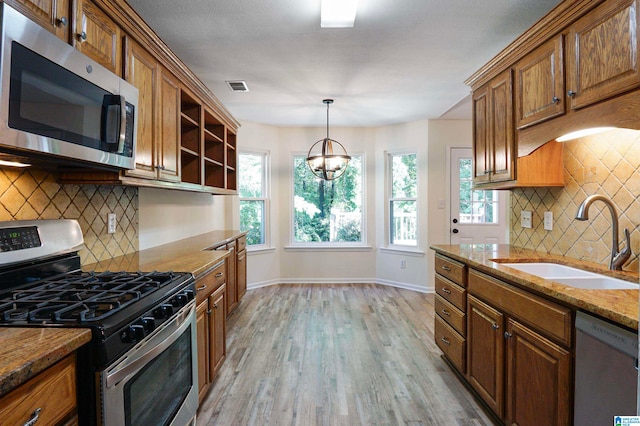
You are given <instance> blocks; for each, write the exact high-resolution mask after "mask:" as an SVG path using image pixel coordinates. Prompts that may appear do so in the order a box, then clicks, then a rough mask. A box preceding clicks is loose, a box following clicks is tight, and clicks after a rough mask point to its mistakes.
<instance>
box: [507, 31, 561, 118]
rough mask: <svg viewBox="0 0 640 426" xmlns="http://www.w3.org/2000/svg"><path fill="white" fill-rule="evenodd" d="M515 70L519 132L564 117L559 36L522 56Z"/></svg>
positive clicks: (516, 113)
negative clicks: (548, 120) (557, 117)
mask: <svg viewBox="0 0 640 426" xmlns="http://www.w3.org/2000/svg"><path fill="white" fill-rule="evenodd" d="M514 70H515V80H516V85H515V102H516V105H515V106H516V108H515V111H516V112H515V115H516V127H517V128H518V129H522V128H524V127H527V126H530V125H532V124H536V123H540V122H541V121H544V120H547V119H549V118H552V117H556V116H558V115H562V114H564V104H565V102H564V66H563V57H562V35H558V36H556V37H555V38H553V39H551V40H549V41H548V42H547V43H545V44H544V45H542V46H540V47H539V48H538V49H536V50H534V51H533V52H531V53H530V54H528V55H527V56H525V57H524V58H523V59H522V60H520V61H519V62H518V63H517V64H516V65H515V67H514Z"/></svg>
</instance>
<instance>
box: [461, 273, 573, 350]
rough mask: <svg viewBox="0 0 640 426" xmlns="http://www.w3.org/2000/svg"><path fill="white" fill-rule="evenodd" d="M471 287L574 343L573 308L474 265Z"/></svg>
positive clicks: (544, 330) (492, 302)
mask: <svg viewBox="0 0 640 426" xmlns="http://www.w3.org/2000/svg"><path fill="white" fill-rule="evenodd" d="M468 290H469V293H472V294H474V295H475V296H478V297H479V298H480V299H482V300H484V301H485V302H487V303H489V304H490V305H492V306H494V307H495V308H497V309H499V310H501V311H503V312H508V313H509V314H511V315H512V316H513V317H515V318H518V319H519V320H520V321H522V322H524V323H525V324H527V325H528V326H530V327H531V328H533V329H535V330H538V331H539V332H541V333H542V334H544V335H545V336H547V337H549V338H551V339H553V340H555V341H557V342H559V343H561V344H563V345H564V346H565V347H570V346H571V340H572V332H571V329H572V324H573V315H572V312H571V310H570V309H569V308H565V307H563V306H560V305H557V304H555V303H553V302H551V301H548V300H545V299H543V298H541V297H539V296H535V295H533V294H530V293H529V292H527V291H524V290H521V289H519V288H516V287H514V286H512V285H511V284H508V283H506V282H504V281H501V280H499V279H497V278H494V277H492V276H489V275H486V274H483V273H482V272H478V271H475V270H473V269H471V270H470V271H469V289H468Z"/></svg>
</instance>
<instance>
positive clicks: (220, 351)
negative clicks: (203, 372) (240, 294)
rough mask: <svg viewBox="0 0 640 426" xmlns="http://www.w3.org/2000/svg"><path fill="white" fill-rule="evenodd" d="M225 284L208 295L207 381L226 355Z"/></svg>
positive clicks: (212, 376) (214, 373)
mask: <svg viewBox="0 0 640 426" xmlns="http://www.w3.org/2000/svg"><path fill="white" fill-rule="evenodd" d="M225 290H226V286H225V285H224V284H223V285H222V286H220V287H219V288H218V289H217V290H216V291H214V292H213V294H212V295H211V296H209V307H210V314H209V341H210V342H211V347H210V351H211V352H210V358H209V368H210V369H209V381H211V382H212V381H213V379H214V378H215V377H216V374H217V373H218V370H220V367H222V363H223V362H224V360H225V358H226V355H227V331H226V328H227V320H226V315H225V312H224V304H225Z"/></svg>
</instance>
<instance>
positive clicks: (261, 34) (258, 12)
mask: <svg viewBox="0 0 640 426" xmlns="http://www.w3.org/2000/svg"><path fill="white" fill-rule="evenodd" d="M567 1H569V0H567ZM128 2H129V4H131V5H132V6H133V8H134V9H136V11H137V12H138V13H139V14H140V15H141V16H142V17H143V18H144V19H145V21H147V23H148V24H149V25H150V26H151V27H152V28H153V29H154V30H155V31H156V33H157V34H158V35H159V36H160V37H161V38H162V39H163V40H164V41H165V42H166V43H167V44H168V45H169V46H170V47H171V49H172V50H173V51H174V52H175V53H176V54H177V55H178V56H179V57H180V58H181V59H182V60H183V61H184V62H185V63H186V64H187V66H189V68H191V69H192V70H193V71H194V72H195V73H196V74H197V75H198V76H199V78H200V79H201V80H202V81H203V82H204V83H205V84H206V85H207V86H208V87H209V88H210V89H211V91H212V92H213V93H214V94H215V95H216V96H217V97H218V98H219V99H220V101H221V102H222V103H223V104H224V105H225V106H226V107H227V109H228V110H229V111H230V112H231V113H232V114H233V115H234V116H235V118H236V119H238V120H240V121H250V122H255V123H263V124H270V125H277V126H302V127H308V126H323V125H325V124H326V106H325V105H324V104H323V103H322V100H323V99H325V98H333V99H335V103H334V104H333V105H332V106H331V110H330V122H331V125H332V126H334V125H335V126H379V125H388V124H395V123H403V122H408V121H413V120H419V119H425V118H427V119H433V118H440V117H443V118H452V119H462V118H471V107H470V102H469V88H468V87H466V86H465V85H464V83H463V81H464V80H465V79H466V78H467V77H469V76H470V75H471V74H472V73H473V72H475V71H476V70H477V69H479V68H480V67H481V66H482V65H483V64H484V63H486V62H487V61H488V60H489V59H491V58H492V57H493V56H494V55H496V54H497V53H498V52H500V51H501V50H502V49H503V48H504V47H506V46H507V45H508V44H509V43H510V42H511V41H513V40H514V39H515V38H516V37H517V36H519V35H520V34H522V33H523V32H524V31H525V30H526V29H527V28H529V27H530V26H531V25H532V24H533V23H535V22H536V21H537V20H538V19H539V18H541V17H542V16H543V15H544V14H545V13H546V12H548V11H549V10H551V9H552V8H553V7H554V6H555V5H556V4H558V3H559V0H360V5H359V7H358V14H357V17H356V22H355V27H354V28H349V29H345V28H338V29H336V28H330V29H321V28H320V0H190V1H176V0H128ZM225 80H244V81H246V83H247V85H248V87H249V92H245V93H238V92H232V91H231V90H230V89H229V88H228V87H227V85H226V84H225Z"/></svg>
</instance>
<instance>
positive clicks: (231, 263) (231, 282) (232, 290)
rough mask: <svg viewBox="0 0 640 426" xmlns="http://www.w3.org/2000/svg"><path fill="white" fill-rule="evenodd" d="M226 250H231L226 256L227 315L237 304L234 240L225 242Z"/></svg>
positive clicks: (236, 261) (236, 260)
mask: <svg viewBox="0 0 640 426" xmlns="http://www.w3.org/2000/svg"><path fill="white" fill-rule="evenodd" d="M227 250H229V251H230V252H231V254H230V255H229V257H227V315H231V312H232V311H233V310H234V309H235V308H236V306H237V305H238V281H237V274H236V267H237V263H238V259H237V252H236V243H235V241H234V242H232V243H229V244H227Z"/></svg>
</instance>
